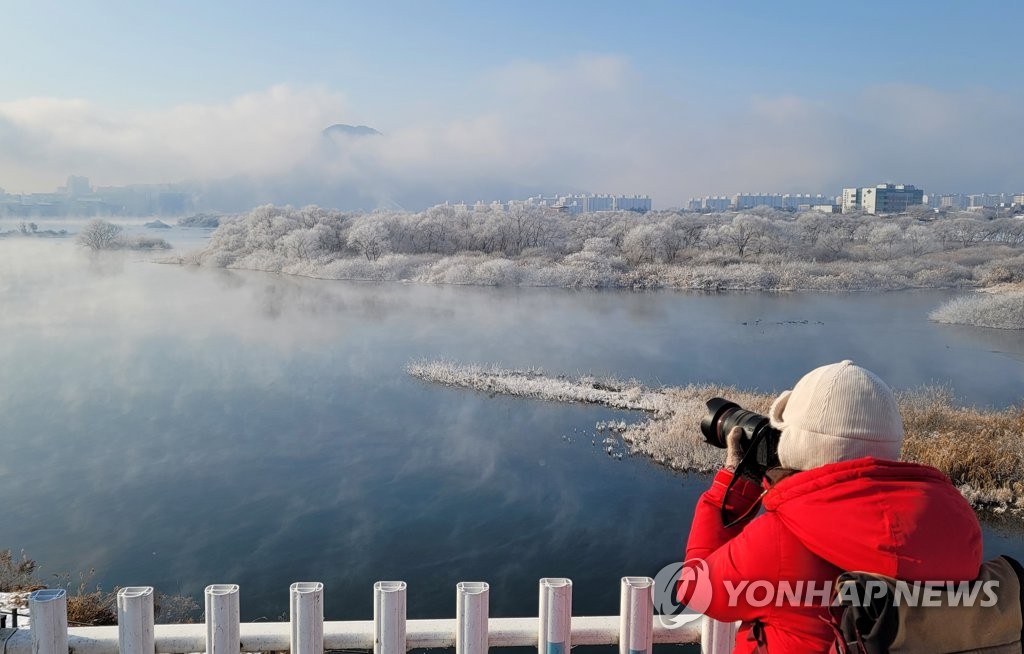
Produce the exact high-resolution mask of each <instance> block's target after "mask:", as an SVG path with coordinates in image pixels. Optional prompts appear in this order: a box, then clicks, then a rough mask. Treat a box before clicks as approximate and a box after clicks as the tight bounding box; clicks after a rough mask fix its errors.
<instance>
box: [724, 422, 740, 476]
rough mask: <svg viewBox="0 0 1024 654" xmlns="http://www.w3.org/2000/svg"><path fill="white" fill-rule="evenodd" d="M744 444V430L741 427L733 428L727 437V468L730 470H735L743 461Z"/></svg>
mask: <svg viewBox="0 0 1024 654" xmlns="http://www.w3.org/2000/svg"><path fill="white" fill-rule="evenodd" d="M742 442H743V430H742V429H741V428H739V427H733V428H732V429H730V430H729V433H728V434H726V436H725V445H726V450H725V467H726V468H728V469H729V470H735V469H736V466H738V465H739V464H740V461H741V460H742V459H743V448H742V447H741V443H742Z"/></svg>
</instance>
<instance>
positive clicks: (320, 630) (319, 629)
mask: <svg viewBox="0 0 1024 654" xmlns="http://www.w3.org/2000/svg"><path fill="white" fill-rule="evenodd" d="M288 596H289V597H288V603H289V605H290V608H291V613H290V615H291V632H292V634H291V653H292V654H323V652H324V585H323V584H322V583H320V582H319V581H300V582H296V583H294V584H292V585H291V586H290V587H289V588H288ZM122 654H123V653H122Z"/></svg>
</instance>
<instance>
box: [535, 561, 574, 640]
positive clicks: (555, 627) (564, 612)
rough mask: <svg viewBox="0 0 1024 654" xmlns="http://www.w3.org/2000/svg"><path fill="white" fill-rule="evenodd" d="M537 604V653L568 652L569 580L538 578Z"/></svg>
mask: <svg viewBox="0 0 1024 654" xmlns="http://www.w3.org/2000/svg"><path fill="white" fill-rule="evenodd" d="M539 604H540V612H539V618H540V619H539V620H538V621H537V622H538V624H537V653H538V654H569V650H570V648H571V647H572V642H571V641H572V636H571V634H572V580H570V579H566V578H565V577H545V578H544V579H541V580H540V602H539Z"/></svg>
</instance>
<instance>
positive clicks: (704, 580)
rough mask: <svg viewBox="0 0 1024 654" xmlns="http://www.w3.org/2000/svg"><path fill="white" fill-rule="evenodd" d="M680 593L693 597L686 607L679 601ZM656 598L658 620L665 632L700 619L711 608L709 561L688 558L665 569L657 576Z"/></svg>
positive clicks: (655, 582)
mask: <svg viewBox="0 0 1024 654" xmlns="http://www.w3.org/2000/svg"><path fill="white" fill-rule="evenodd" d="M679 594H683V595H686V596H688V597H689V598H690V601H689V602H688V603H687V604H686V605H685V606H683V605H682V604H680V603H679V602H678V600H677V599H676V598H677V597H678V595H679ZM653 599H654V610H655V613H656V614H657V616H658V621H659V622H660V623H661V626H663V627H665V628H666V629H679V628H680V627H683V626H685V625H688V624H690V623H691V622H695V621H697V620H700V618H701V617H702V616H703V615H704V612H705V611H707V610H708V607H709V606H711V577H710V576H709V575H708V562H707V561H705V560H704V559H689V560H687V561H682V562H678V563H670V564H668V565H667V566H665V567H664V568H662V569H661V570H660V571H659V572H658V574H657V575H656V576H655V577H654V597H653Z"/></svg>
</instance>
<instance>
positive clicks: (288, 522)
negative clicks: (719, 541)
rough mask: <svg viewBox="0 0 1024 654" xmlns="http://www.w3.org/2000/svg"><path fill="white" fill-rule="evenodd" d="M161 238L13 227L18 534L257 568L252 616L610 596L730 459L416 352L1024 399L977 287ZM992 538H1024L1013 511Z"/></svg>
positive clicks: (0, 493) (2, 438)
mask: <svg viewBox="0 0 1024 654" xmlns="http://www.w3.org/2000/svg"><path fill="white" fill-rule="evenodd" d="M164 231H165V232H169V231H171V230H164ZM182 234H184V236H183V235H182ZM202 235H203V233H202V232H189V233H183V232H180V230H174V233H172V234H170V235H168V234H166V233H161V234H160V236H163V237H165V238H169V240H172V241H176V245H178V246H179V247H185V248H187V247H194V246H196V245H198V244H199V243H200V241H201V238H202ZM152 256H161V255H159V254H158V255H150V254H140V253H132V252H104V253H99V254H89V253H86V252H84V251H82V250H81V249H80V248H78V247H76V246H75V245H74V243H73V242H71V240H70V239H66V240H43V239H29V238H20V239H13V238H12V239H7V240H0V507H3V509H2V515H3V529H2V534H3V538H2V540H0V549H2V548H6V547H10V548H12V549H14V550H16V551H17V550H19V549H22V548H23V549H24V550H25V551H26V552H27V553H28V554H29V555H30V556H32V557H33V558H36V559H38V560H39V561H40V562H41V563H42V564H43V566H44V568H43V569H42V570H41V572H42V576H44V577H48V576H49V575H50V574H51V573H58V572H63V571H72V572H77V571H79V570H87V569H88V568H95V569H96V570H97V577H96V581H98V582H99V583H100V584H102V585H103V586H104V587H106V588H109V587H112V586H115V585H118V586H126V585H141V584H146V585H153V586H156V587H157V588H158V590H162V591H165V592H178V593H187V594H193V595H196V596H197V597H198V595H199V594H200V593H201V591H202V589H203V587H204V586H206V585H207V584H210V583H238V584H240V585H241V587H242V595H241V607H242V614H243V619H246V620H252V619H255V618H259V617H266V618H268V619H277V618H278V617H279V616H281V615H282V614H285V613H286V612H287V587H288V584H289V583H291V582H293V581H307V580H320V581H323V582H324V583H325V585H326V601H325V604H326V614H327V617H328V618H329V619H343V618H360V619H368V618H370V617H371V615H372V602H371V585H372V583H373V582H374V581H376V580H381V579H404V580H405V581H407V582H409V615H410V617H413V618H421V617H450V616H452V615H454V585H455V583H456V582H458V581H462V580H484V581H488V582H490V583H491V614H492V615H495V616H506V615H529V614H531V613H533V612H534V611H535V610H536V583H537V579H538V578H540V577H542V576H567V577H571V578H572V579H573V581H574V584H575V591H574V606H575V611H574V612H575V613H576V614H612V613H616V612H617V610H618V597H619V595H618V592H619V591H618V580H619V578H620V577H622V576H624V575H653V574H654V573H656V572H657V570H658V569H659V568H660V567H661V566H662V565H663V564H665V563H668V562H670V561H672V560H676V559H677V558H678V557H679V556H681V555H682V552H683V545H684V543H685V538H686V532H687V528H688V525H689V520H690V517H691V515H692V511H693V505H694V502H695V500H696V497H697V495H698V494H699V493H700V492H701V491H702V490H703V489H704V487H705V486H706V485H707V478H706V477H703V476H700V475H689V476H687V475H681V474H675V473H672V472H669V471H667V470H664V469H662V468H659V467H658V466H656V465H654V464H652V463H650V462H649V461H647V460H646V459H643V458H640V457H631V456H626V457H625V458H623V459H621V460H619V459H617V458H615V457H614V456H609V455H608V454H607V453H606V451H605V448H604V446H603V445H602V444H601V438H602V436H596V438H595V434H594V425H595V423H596V422H598V421H603V420H612V419H614V420H626V421H632V420H640V419H643V417H644V416H641V415H637V414H631V413H629V412H624V411H613V410H608V409H603V408H597V407H592V406H583V405H560V404H552V403H544V402H537V401H529V400H521V399H515V398H509V397H488V396H486V395H483V394H478V393H473V392H467V391H462V390H456V389H450V388H444V387H438V386H431V385H429V384H425V383H423V382H421V381H418V380H416V379H413V378H411V377H410V376H408V375H407V374H406V373H405V371H404V369H403V368H404V366H405V364H406V363H407V362H408V361H410V360H412V359H418V358H428V359H438V358H448V359H453V360H458V361H464V362H486V363H490V362H495V363H501V364H503V365H505V366H509V367H543V368H544V370H545V371H546V372H548V373H552V374H558V373H571V374H576V373H595V374H614V375H616V376H618V377H636V378H637V379H639V380H641V381H643V382H645V383H646V384H648V385H651V386H658V385H661V384H666V385H683V384H686V383H689V382H718V383H726V384H733V385H736V386H740V387H747V388H752V389H759V390H764V391H772V390H782V389H784V388H788V387H789V386H791V385H792V384H793V383H794V382H795V381H796V379H798V378H799V377H800V376H801V375H802V374H803V373H804V372H806V371H807V370H809V369H811V368H813V367H815V366H818V365H821V364H823V363H829V362H833V361H837V360H840V359H844V358H850V359H853V360H854V361H856V362H857V363H859V364H861V365H863V366H865V367H867V368H869V369H871V370H874V371H875V372H877V373H878V374H879V375H881V376H882V377H883V378H884V379H885V380H886V381H888V382H889V383H890V384H891V385H892V386H893V387H895V388H901V389H905V388H912V387H916V386H920V385H925V384H947V385H949V386H950V387H951V388H952V389H953V392H954V393H955V394H956V395H957V396H958V397H959V398H960V399H961V400H962V401H963V402H965V403H970V404H977V405H992V406H999V407H1003V406H1008V405H1011V404H1019V403H1020V402H1021V401H1022V398H1024V332H1013V331H1000V330H988V329H981V328H969V327H955V326H948V325H938V324H934V323H930V322H928V320H927V314H928V312H929V311H930V310H932V309H934V308H935V307H936V306H938V305H939V304H941V303H942V302H943V301H945V300H946V299H948V298H950V297H952V296H954V295H957V292H950V291H904V292H894V293H856V294H784V295H770V294H721V295H701V294H687V293H677V292H655V293H638V292H637V293H635V292H628V291H613V292H600V291H568V290H562V289H539V288H477V287H453V286H427V285H417V284H401V283H387V284H375V283H347V282H333V281H318V280H310V279H303V278H297V277H287V276H279V275H271V274H265V273H255V272H242V271H228V270H221V269H211V268H196V267H180V266H174V265H157V264H155V263H152V262H151V261H150V260H149V259H150V258H151V257H152ZM696 428H697V426H696V425H694V429H696ZM614 449H615V450H616V451H621V449H622V448H621V445H618V446H615V448H614ZM986 539H987V540H986V548H987V549H986V555H987V556H994V555H995V554H998V553H1000V552H1011V553H1015V554H1017V555H1018V556H1019V555H1022V554H1024V544H1022V541H1021V539H1020V536H1019V534H1017V533H1016V532H1015V531H1014V530H1012V529H1004V528H995V527H992V526H989V527H987V529H986Z"/></svg>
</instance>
